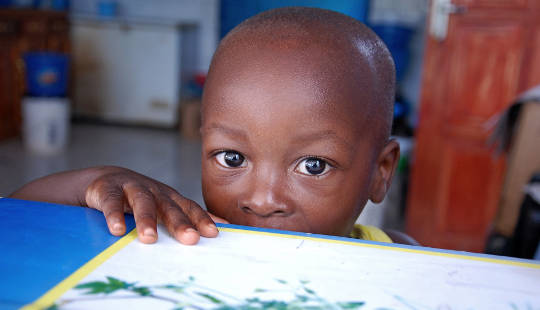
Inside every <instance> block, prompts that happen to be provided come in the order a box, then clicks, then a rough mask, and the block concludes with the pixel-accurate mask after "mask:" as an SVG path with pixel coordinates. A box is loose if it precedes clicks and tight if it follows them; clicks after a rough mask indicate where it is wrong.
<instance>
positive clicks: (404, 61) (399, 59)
mask: <svg viewBox="0 0 540 310" xmlns="http://www.w3.org/2000/svg"><path fill="white" fill-rule="evenodd" d="M371 29H373V31H375V33H376V34H377V35H378V36H379V37H380V38H381V39H382V40H383V41H384V43H385V44H386V46H388V49H389V50H390V53H392V57H393V58H394V63H395V65H396V77H397V79H398V80H401V78H402V77H403V74H404V73H405V71H406V69H407V66H408V64H409V56H410V51H409V43H410V41H411V38H412V35H413V34H414V31H413V29H411V28H409V27H405V26H401V25H398V24H387V25H385V24H381V25H372V26H371Z"/></svg>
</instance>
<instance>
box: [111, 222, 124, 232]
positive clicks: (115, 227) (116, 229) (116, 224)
mask: <svg viewBox="0 0 540 310" xmlns="http://www.w3.org/2000/svg"><path fill="white" fill-rule="evenodd" d="M112 229H113V230H114V231H120V230H122V224H120V223H114V224H113V227H112Z"/></svg>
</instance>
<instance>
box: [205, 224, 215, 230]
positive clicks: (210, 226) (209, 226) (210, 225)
mask: <svg viewBox="0 0 540 310" xmlns="http://www.w3.org/2000/svg"><path fill="white" fill-rule="evenodd" d="M206 226H207V227H208V228H210V229H217V226H216V224H213V223H210V224H208V225H206Z"/></svg>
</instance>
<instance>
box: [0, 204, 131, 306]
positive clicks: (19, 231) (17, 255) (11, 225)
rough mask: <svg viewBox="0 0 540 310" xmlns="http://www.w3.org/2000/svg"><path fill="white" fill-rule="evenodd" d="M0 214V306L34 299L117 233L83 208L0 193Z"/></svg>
mask: <svg viewBox="0 0 540 310" xmlns="http://www.w3.org/2000/svg"><path fill="white" fill-rule="evenodd" d="M0 218H1V219H2V225H0V236H2V237H1V239H0V240H1V241H0V253H1V255H0V274H1V277H0V309H18V308H20V307H21V306H24V305H25V304H28V303H31V302H33V301H35V300H36V299H37V298H39V297H41V296H42V295H43V294H44V293H46V292H47V291H48V290H50V289H51V288H53V287H54V286H55V285H57V284H58V283H59V282H60V281H62V280H64V279H65V278H67V277H68V276H69V275H71V274H72V273H73V272H75V271H76V270H77V269H79V268H80V267H81V266H82V265H84V264H85V263H87V262H88V261H89V260H91V259H92V258H94V257H95V256H96V255H98V254H99V253H101V252H103V251H104V250H105V249H107V248H108V247H109V246H111V245H112V244H113V243H115V242H116V241H118V240H119V239H120V237H115V236H113V235H111V234H110V233H109V230H108V228H107V224H106V221H105V217H104V216H103V214H102V213H101V212H99V211H97V210H94V209H89V208H82V207H71V206H62V205H56V204H49V203H42V202H34V201H24V200H17V199H9V198H0ZM126 226H127V231H128V232H129V231H131V230H132V229H133V228H135V220H134V219H133V216H131V215H126Z"/></svg>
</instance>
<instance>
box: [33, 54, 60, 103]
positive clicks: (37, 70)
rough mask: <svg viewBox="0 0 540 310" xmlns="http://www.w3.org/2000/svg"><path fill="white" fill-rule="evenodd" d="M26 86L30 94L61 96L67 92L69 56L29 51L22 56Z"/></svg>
mask: <svg viewBox="0 0 540 310" xmlns="http://www.w3.org/2000/svg"><path fill="white" fill-rule="evenodd" d="M23 58H24V62H25V64H26V86H27V92H28V94H29V95H30V96H35V97H63V96H65V95H66V92H67V81H68V70H69V57H68V56H67V55H65V54H60V53H50V52H31V53H26V54H24V56H23Z"/></svg>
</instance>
